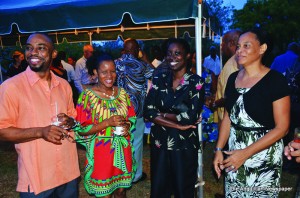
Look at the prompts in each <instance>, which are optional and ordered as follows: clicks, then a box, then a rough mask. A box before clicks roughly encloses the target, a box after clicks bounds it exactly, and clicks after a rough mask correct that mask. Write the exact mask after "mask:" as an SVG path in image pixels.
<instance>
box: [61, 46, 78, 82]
mask: <svg viewBox="0 0 300 198" xmlns="http://www.w3.org/2000/svg"><path fill="white" fill-rule="evenodd" d="M57 58H58V60H60V63H61V65H62V66H63V68H64V69H65V70H66V71H67V75H68V82H69V83H71V82H74V80H75V70H74V67H73V66H72V65H70V64H69V63H66V61H65V59H66V52H64V51H59V52H58V53H57Z"/></svg>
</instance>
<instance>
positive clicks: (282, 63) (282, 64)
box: [271, 42, 299, 75]
mask: <svg viewBox="0 0 300 198" xmlns="http://www.w3.org/2000/svg"><path fill="white" fill-rule="evenodd" d="M298 48H299V45H298V44H297V43H296V42H292V43H290V44H289V45H288V48H287V51H286V52H285V53H284V54H281V55H279V56H277V57H276V58H275V59H274V62H273V63H272V65H271V69H274V70H276V71H279V72H280V73H282V74H283V75H285V72H286V69H287V68H289V67H291V66H292V65H293V64H294V63H295V62H296V60H297V58H298V55H297V50H298Z"/></svg>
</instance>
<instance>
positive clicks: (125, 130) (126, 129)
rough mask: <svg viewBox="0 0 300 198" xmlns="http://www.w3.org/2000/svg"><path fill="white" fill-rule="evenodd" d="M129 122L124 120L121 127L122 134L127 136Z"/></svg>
mask: <svg viewBox="0 0 300 198" xmlns="http://www.w3.org/2000/svg"><path fill="white" fill-rule="evenodd" d="M130 126H131V124H130V122H125V123H124V124H123V125H122V127H123V133H122V136H124V137H127V136H128V135H129V132H130Z"/></svg>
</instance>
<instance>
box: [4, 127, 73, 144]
mask: <svg viewBox="0 0 300 198" xmlns="http://www.w3.org/2000/svg"><path fill="white" fill-rule="evenodd" d="M63 133H68V131H67V130H65V129H63V128H61V127H58V126H53V125H51V126H47V127H35V128H27V129H21V128H16V127H8V128H4V129H0V140H3V141H10V142H14V143H23V142H29V141H32V140H35V139H39V138H43V139H44V140H46V141H48V142H52V143H54V144H61V137H62V134H63Z"/></svg>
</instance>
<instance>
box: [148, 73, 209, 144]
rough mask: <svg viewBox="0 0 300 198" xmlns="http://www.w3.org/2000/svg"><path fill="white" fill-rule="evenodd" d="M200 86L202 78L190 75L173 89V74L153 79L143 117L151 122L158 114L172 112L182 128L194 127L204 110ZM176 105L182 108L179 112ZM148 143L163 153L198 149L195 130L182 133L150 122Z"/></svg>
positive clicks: (184, 77)
mask: <svg viewBox="0 0 300 198" xmlns="http://www.w3.org/2000/svg"><path fill="white" fill-rule="evenodd" d="M203 84H204V80H203V78H201V77H200V76H198V75H195V74H192V73H191V72H189V73H186V74H184V76H183V78H182V79H181V81H180V84H179V85H178V87H177V88H176V89H175V90H173V88H172V86H173V75H167V74H161V75H159V76H155V77H154V79H153V84H152V87H151V88H150V90H149V93H148V95H147V98H146V101H145V108H144V117H145V118H146V119H148V120H150V121H152V120H153V119H154V118H155V117H157V116H158V115H159V114H160V113H172V114H176V118H177V120H178V122H179V123H180V124H182V125H189V124H195V123H196V121H197V119H198V118H199V116H200V113H201V110H202V107H203V100H204V89H203V88H202V87H203ZM177 106H185V108H182V109H181V110H179V109H180V108H179V109H178V108H177ZM150 140H151V144H155V146H156V147H157V148H160V149H166V150H180V149H198V148H199V135H198V129H197V128H196V129H188V130H185V131H181V130H179V129H176V128H171V127H164V126H161V125H157V124H154V123H152V126H151V133H150Z"/></svg>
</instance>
